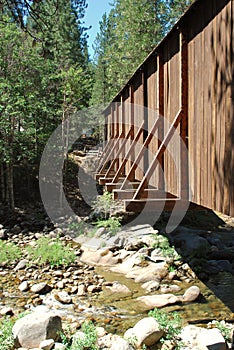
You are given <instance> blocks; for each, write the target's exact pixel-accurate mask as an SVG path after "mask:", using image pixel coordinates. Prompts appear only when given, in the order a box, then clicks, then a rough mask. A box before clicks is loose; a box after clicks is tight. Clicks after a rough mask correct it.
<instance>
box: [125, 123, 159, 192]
mask: <svg viewBox="0 0 234 350" xmlns="http://www.w3.org/2000/svg"><path fill="white" fill-rule="evenodd" d="M159 125H160V117H158V118H157V119H156V120H155V122H154V125H153V126H152V128H151V130H150V132H149V134H148V136H147V138H146V139H145V141H144V143H143V145H142V147H141V149H140V152H139V153H138V155H137V157H136V159H135V161H134V163H133V164H132V166H131V169H130V170H129V173H128V175H127V177H126V178H125V180H124V182H123V183H122V186H121V190H123V189H125V186H126V185H127V183H128V181H129V179H130V178H131V176H132V175H133V173H134V172H135V170H136V168H137V166H138V164H139V162H140V160H141V159H142V158H143V156H144V153H145V150H146V149H147V147H148V145H149V143H150V142H151V140H152V139H153V138H154V137H155V132H156V130H157V129H158V126H159Z"/></svg>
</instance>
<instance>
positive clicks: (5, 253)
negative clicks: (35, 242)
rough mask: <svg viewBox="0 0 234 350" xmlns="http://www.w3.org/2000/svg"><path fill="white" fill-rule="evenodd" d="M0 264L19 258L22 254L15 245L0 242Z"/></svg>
mask: <svg viewBox="0 0 234 350" xmlns="http://www.w3.org/2000/svg"><path fill="white" fill-rule="evenodd" d="M0 252H1V254H0V263H3V262H7V263H11V262H12V261H14V260H17V259H19V258H20V257H21V255H22V252H21V250H20V248H19V247H17V245H16V244H14V243H11V242H3V241H0Z"/></svg>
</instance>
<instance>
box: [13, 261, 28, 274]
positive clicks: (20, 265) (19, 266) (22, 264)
mask: <svg viewBox="0 0 234 350" xmlns="http://www.w3.org/2000/svg"><path fill="white" fill-rule="evenodd" d="M27 263H28V260H27V259H22V260H20V261H19V262H18V264H17V265H16V267H15V268H14V270H15V271H18V270H23V269H25V267H26V266H27Z"/></svg>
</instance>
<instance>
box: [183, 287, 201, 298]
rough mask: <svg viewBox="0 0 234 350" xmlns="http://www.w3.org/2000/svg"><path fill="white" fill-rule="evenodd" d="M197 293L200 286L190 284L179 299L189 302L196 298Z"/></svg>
mask: <svg viewBox="0 0 234 350" xmlns="http://www.w3.org/2000/svg"><path fill="white" fill-rule="evenodd" d="M199 295H200V288H199V287H197V286H192V287H190V288H188V289H187V290H186V292H185V293H184V295H183V297H182V300H181V301H183V302H191V301H194V300H196V299H197V298H198V297H199Z"/></svg>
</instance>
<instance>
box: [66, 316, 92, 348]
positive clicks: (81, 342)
mask: <svg viewBox="0 0 234 350" xmlns="http://www.w3.org/2000/svg"><path fill="white" fill-rule="evenodd" d="M81 331H82V332H83V333H84V337H77V338H75V339H74V340H73V342H72V345H71V348H70V349H71V350H83V349H89V350H98V346H97V332H96V328H95V326H94V324H93V323H92V322H91V321H87V322H84V323H83V324H82V326H81Z"/></svg>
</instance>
